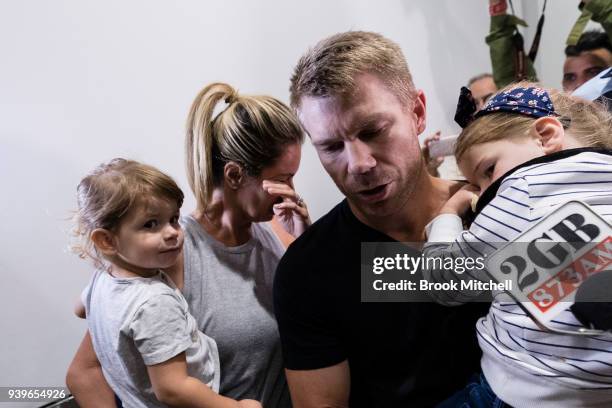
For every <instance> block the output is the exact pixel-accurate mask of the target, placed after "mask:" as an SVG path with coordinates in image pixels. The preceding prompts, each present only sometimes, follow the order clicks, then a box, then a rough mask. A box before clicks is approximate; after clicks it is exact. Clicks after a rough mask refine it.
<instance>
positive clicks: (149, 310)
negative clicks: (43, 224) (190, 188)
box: [76, 159, 261, 408]
mask: <svg viewBox="0 0 612 408" xmlns="http://www.w3.org/2000/svg"><path fill="white" fill-rule="evenodd" d="M77 195H78V213H77V228H76V231H77V236H78V237H79V238H80V239H81V241H82V243H81V245H80V246H79V247H78V248H77V249H78V251H79V254H80V255H81V256H82V257H89V258H91V259H93V260H94V263H95V264H96V266H97V267H98V270H97V271H96V272H95V274H94V276H93V278H92V280H91V282H90V284H89V286H88V287H87V288H86V289H85V291H84V292H83V295H82V302H83V305H84V307H85V311H86V316H87V322H88V326H89V331H90V334H91V338H92V342H93V346H94V350H95V352H96V354H97V356H98V359H99V360H100V363H101V366H102V371H103V373H104V377H105V378H106V380H107V382H108V383H109V385H110V386H111V388H112V389H113V391H114V392H115V393H116V395H117V396H118V397H119V399H120V400H121V401H122V402H123V405H124V406H126V407H163V406H174V407H196V406H197V407H251V408H256V407H261V405H260V404H259V403H258V402H257V401H252V400H243V401H240V402H237V401H234V400H232V399H229V398H225V397H222V396H220V395H218V394H217V393H216V391H218V388H219V376H220V374H219V354H218V351H217V345H216V343H215V342H214V340H212V339H211V338H209V337H207V336H206V335H204V334H203V333H202V332H200V331H198V328H197V326H196V322H195V320H194V318H193V317H192V316H191V315H190V314H189V311H188V308H187V302H186V301H185V298H184V297H183V296H182V294H181V292H180V291H179V290H178V289H177V288H176V286H175V285H174V283H173V282H172V281H171V280H170V279H169V278H168V276H166V274H164V272H162V271H161V269H164V268H168V267H171V266H172V265H174V264H175V262H176V261H177V259H178V258H179V256H182V251H181V250H182V245H183V232H182V230H181V227H180V225H179V210H180V207H181V205H182V203H183V193H182V191H181V190H180V189H179V187H178V186H177V185H176V183H175V182H174V181H173V180H172V179H171V178H170V177H168V176H167V175H165V174H163V173H161V172H160V171H159V170H157V169H155V168H153V167H151V166H147V165H144V164H140V163H138V162H135V161H130V160H124V159H114V160H111V161H110V162H108V163H104V164H101V165H100V166H98V167H97V168H96V169H95V170H94V171H93V172H91V173H90V174H89V175H87V176H86V177H85V178H84V179H83V180H81V182H80V184H79V186H78V188H77Z"/></svg>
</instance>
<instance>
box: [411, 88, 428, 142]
mask: <svg viewBox="0 0 612 408" xmlns="http://www.w3.org/2000/svg"><path fill="white" fill-rule="evenodd" d="M416 92H417V95H416V98H414V100H413V101H412V103H413V104H414V106H413V107H412V112H413V113H414V114H415V116H416V129H417V135H420V134H421V133H423V131H425V126H426V125H427V120H426V119H427V109H426V105H427V104H426V102H427V101H426V99H425V94H424V93H423V91H422V90H420V89H419V90H417V91H416Z"/></svg>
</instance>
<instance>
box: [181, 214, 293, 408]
mask: <svg viewBox="0 0 612 408" xmlns="http://www.w3.org/2000/svg"><path fill="white" fill-rule="evenodd" d="M181 224H182V226H183V229H184V232H185V244H184V249H183V251H184V257H185V266H184V270H185V277H184V279H185V281H184V286H183V294H184V295H185V298H186V299H187V303H188V304H189V311H190V312H191V314H192V315H193V316H194V317H195V319H196V321H197V323H198V327H199V329H200V330H202V331H203V332H204V333H206V334H207V335H208V336H210V337H212V338H213V339H214V340H215V341H216V342H217V347H218V349H219V359H220V362H221V384H220V388H219V393H220V394H221V395H225V396H228V397H231V398H234V399H244V398H252V399H256V400H259V401H261V402H262V404H263V406H264V407H266V408H275V407H279V408H281V407H290V406H291V400H290V397H289V392H288V390H287V382H286V380H285V375H284V369H283V364H282V355H281V347H280V339H279V335H278V327H277V325H276V319H275V318H274V314H273V310H272V283H273V281H274V273H275V271H276V266H277V265H278V262H279V260H280V258H281V256H282V255H283V253H284V252H285V249H284V247H283V246H282V244H281V243H280V241H279V239H278V238H277V237H276V235H275V234H274V232H273V231H272V230H271V228H270V227H269V226H268V225H267V224H263V223H253V224H252V226H251V235H252V238H251V239H250V240H249V241H248V242H247V243H245V244H243V245H239V246H236V247H226V246H225V245H223V244H222V243H220V242H218V241H217V240H215V239H214V238H213V237H211V236H210V235H209V234H208V233H207V232H206V231H205V230H204V229H203V228H202V226H201V225H200V224H199V223H198V222H197V221H196V220H195V219H194V218H193V217H191V216H186V217H183V218H182V219H181Z"/></svg>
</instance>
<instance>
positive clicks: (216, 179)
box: [185, 83, 304, 208]
mask: <svg viewBox="0 0 612 408" xmlns="http://www.w3.org/2000/svg"><path fill="white" fill-rule="evenodd" d="M221 101H225V103H226V104H227V106H226V107H225V109H224V110H223V111H222V112H221V113H219V114H218V115H217V116H216V117H215V116H214V113H215V108H216V107H217V105H218V104H219V102H221ZM303 140H304V135H303V132H302V128H301V126H300V124H299V122H298V119H297V117H296V116H295V114H294V113H293V112H292V111H291V109H289V107H287V106H286V105H285V104H283V103H282V102H281V101H279V100H278V99H275V98H272V97H270V96H248V95H239V94H238V93H237V92H236V90H235V89H234V88H232V87H231V86H230V85H228V84H224V83H213V84H210V85H208V86H207V87H205V88H204V89H202V91H200V93H199V94H198V95H197V96H196V98H195V100H194V101H193V104H192V105H191V110H190V112H189V117H188V119H187V135H186V139H185V147H186V149H185V153H186V160H185V162H186V166H187V179H188V180H189V186H190V187H191V190H192V191H193V193H194V195H195V197H196V200H197V203H198V207H200V208H206V207H207V204H208V202H209V200H210V197H211V194H212V191H213V188H214V187H216V186H219V185H220V184H222V181H223V168H224V166H225V164H226V163H227V162H230V161H233V162H235V163H237V164H239V165H240V166H241V167H242V168H243V170H244V171H246V173H247V175H249V176H258V175H259V174H260V173H261V170H262V169H263V168H264V167H267V166H270V165H272V164H274V162H275V161H276V160H277V159H278V158H279V157H280V156H281V155H282V153H283V151H284V148H285V147H286V146H288V145H291V144H294V143H302V142H303Z"/></svg>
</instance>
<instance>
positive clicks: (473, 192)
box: [440, 184, 480, 217]
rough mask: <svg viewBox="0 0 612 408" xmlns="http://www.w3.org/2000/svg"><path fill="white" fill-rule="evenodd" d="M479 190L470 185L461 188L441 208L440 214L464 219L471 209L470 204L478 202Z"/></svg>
mask: <svg viewBox="0 0 612 408" xmlns="http://www.w3.org/2000/svg"><path fill="white" fill-rule="evenodd" d="M479 194H480V189H479V188H478V187H476V186H474V185H472V184H466V185H465V186H463V187H461V188H460V189H459V190H457V192H456V193H455V194H453V196H452V197H451V198H450V199H449V200H448V201H447V202H446V204H444V205H443V206H442V209H441V210H440V214H455V215H458V216H459V217H464V216H465V214H466V213H467V212H468V210H469V209H470V208H471V207H472V203H473V202H475V201H476V200H478V195H479Z"/></svg>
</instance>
